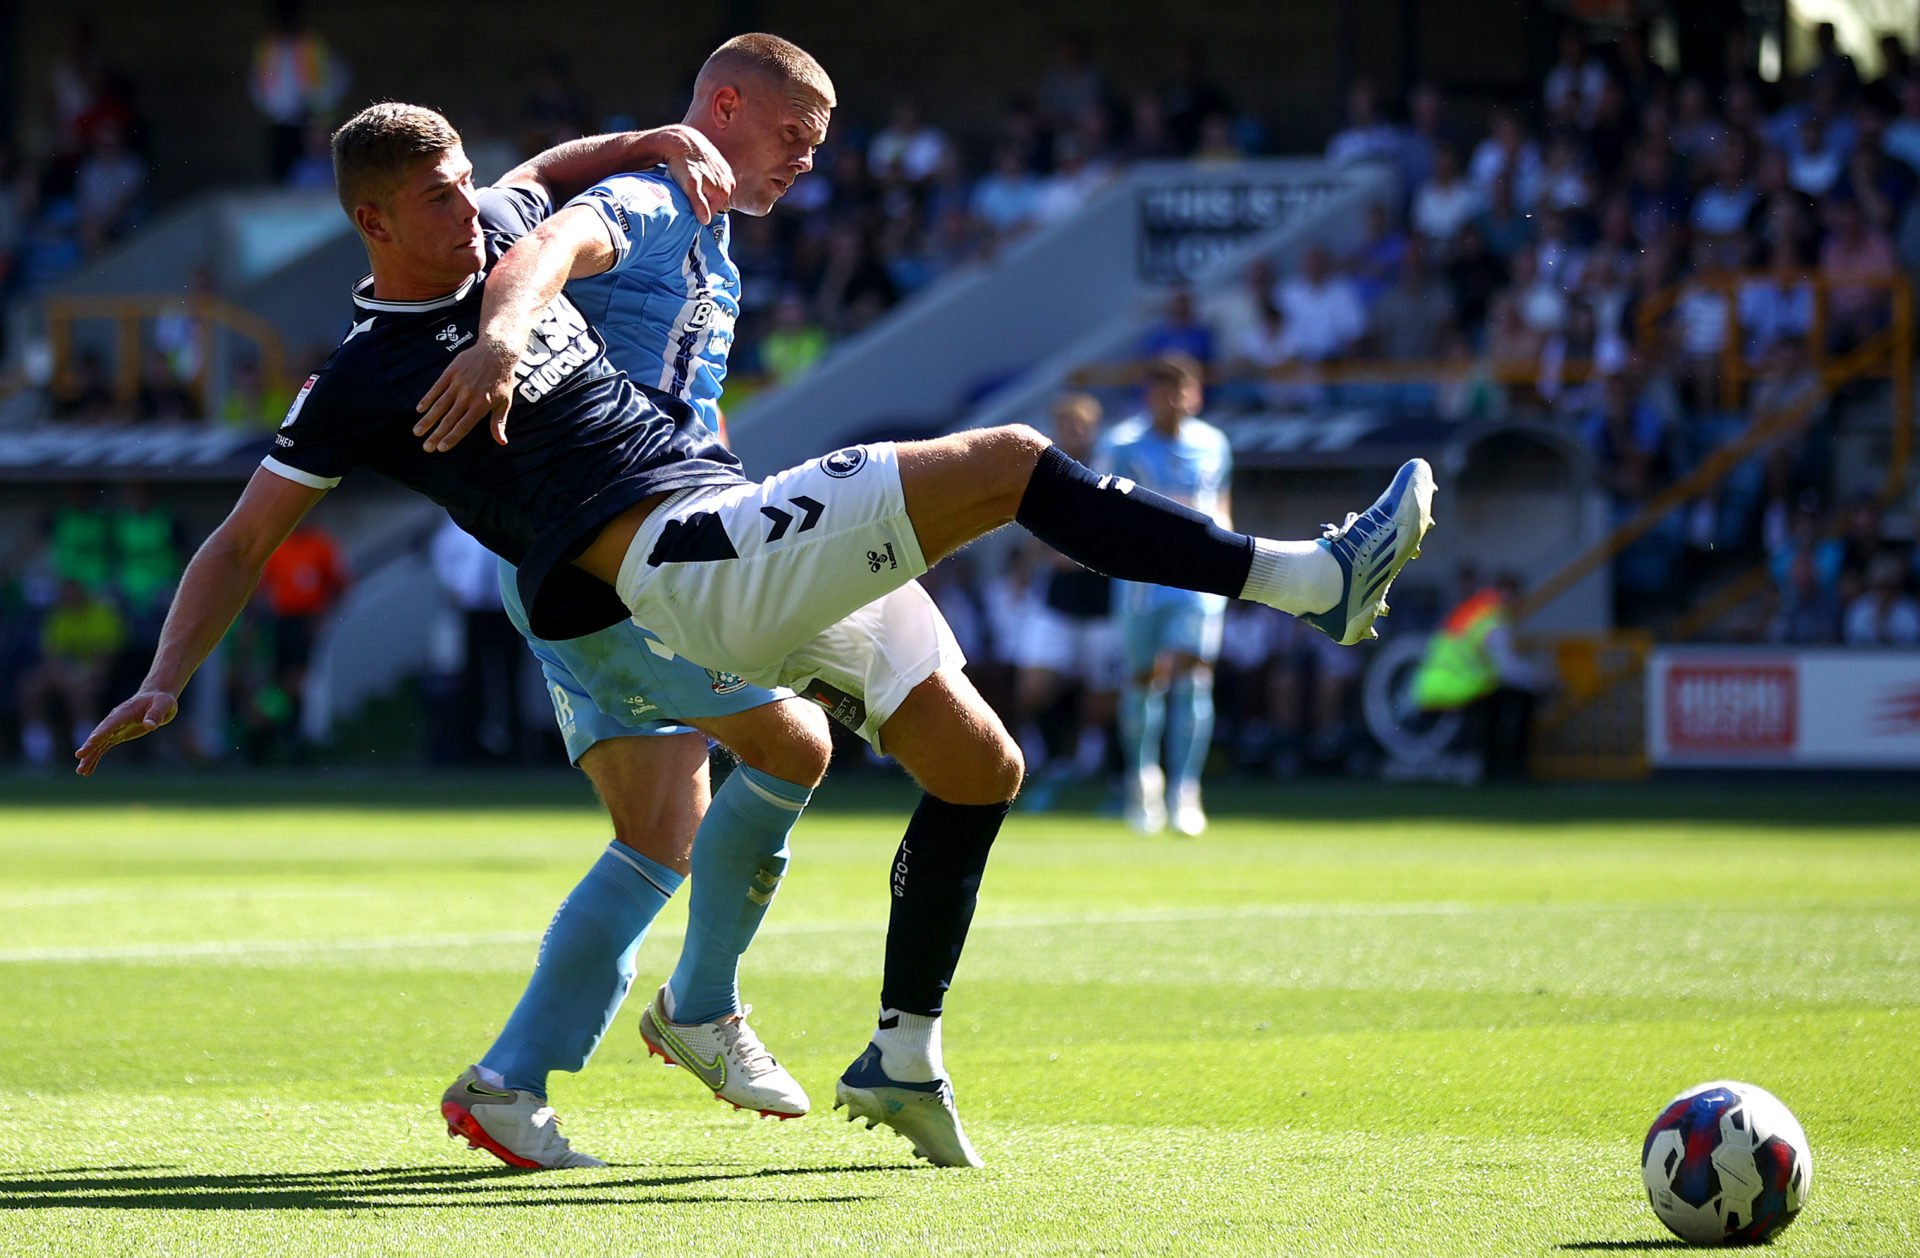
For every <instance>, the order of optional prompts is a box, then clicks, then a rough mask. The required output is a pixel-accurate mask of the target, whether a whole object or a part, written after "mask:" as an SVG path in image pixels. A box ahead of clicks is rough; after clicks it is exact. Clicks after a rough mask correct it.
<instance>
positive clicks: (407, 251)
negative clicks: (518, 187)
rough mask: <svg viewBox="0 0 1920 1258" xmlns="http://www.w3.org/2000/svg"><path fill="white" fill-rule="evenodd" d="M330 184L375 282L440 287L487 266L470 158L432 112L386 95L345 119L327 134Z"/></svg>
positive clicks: (450, 128) (445, 287) (443, 121)
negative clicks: (398, 280) (388, 278)
mask: <svg viewBox="0 0 1920 1258" xmlns="http://www.w3.org/2000/svg"><path fill="white" fill-rule="evenodd" d="M333 182H334V187H335V190H336V191H337V192H338V193H339V196H340V207H341V208H342V209H344V210H345V211H346V212H347V217H348V218H350V219H352V220H353V226H354V230H356V231H358V232H359V233H360V239H361V240H363V241H364V242H365V243H366V246H367V254H368V256H369V257H371V258H372V259H373V269H374V275H375V280H376V282H379V280H380V279H381V278H382V277H383V275H384V274H393V275H395V276H396V277H403V278H404V279H405V280H406V281H407V282H409V283H410V284H417V285H420V286H423V287H425V288H426V289H428V290H429V291H432V290H434V289H438V290H439V291H446V290H448V289H452V288H454V287H457V286H458V285H459V283H460V281H462V280H464V279H465V278H466V277H467V276H469V275H472V274H473V273H474V272H475V271H478V270H479V269H480V268H481V267H482V266H484V265H485V263H486V252H485V247H484V245H483V244H482V242H481V237H480V221H479V214H478V208H477V206H476V203H475V201H474V193H473V163H471V162H469V161H468V160H467V154H466V150H465V149H464V148H463V147H462V146H461V144H460V133H459V132H458V131H455V130H454V129H453V124H452V123H450V122H448V121H447V120H446V119H445V118H443V117H441V116H440V115H439V114H437V113H435V112H434V111H433V110H431V109H425V108H422V107H421V106H419V105H403V104H400V103H398V102H395V101H387V102H383V103H382V104H378V105H369V106H368V107H367V108H365V109H363V110H361V111H360V112H359V113H357V114H355V115H354V116H353V117H351V118H349V119H347V120H346V122H344V123H342V124H341V126H340V129H339V130H338V131H335V132H334V133H333Z"/></svg>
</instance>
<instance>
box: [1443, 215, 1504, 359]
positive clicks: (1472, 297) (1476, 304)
mask: <svg viewBox="0 0 1920 1258" xmlns="http://www.w3.org/2000/svg"><path fill="white" fill-rule="evenodd" d="M1507 278H1508V277H1507V267H1506V264H1505V263H1504V262H1502V261H1501V260H1500V259H1499V258H1497V257H1495V256H1494V255H1493V254H1492V253H1490V252H1488V250H1487V240H1486V237H1485V236H1484V235H1483V234H1482V233H1481V231H1480V228H1479V226H1478V225H1476V224H1475V223H1471V222H1469V223H1467V224H1466V225H1465V226H1463V227H1462V228H1461V229H1460V234H1459V236H1458V237H1456V238H1455V240H1454V244H1453V254H1452V256H1451V257H1449V258H1448V259H1447V284H1448V286H1449V287H1450V288H1452V289H1453V305H1454V309H1455V310H1457V311H1458V312H1459V315H1460V323H1461V326H1462V327H1463V328H1466V329H1468V330H1469V331H1471V333H1472V334H1473V335H1474V336H1475V337H1479V336H1481V331H1480V330H1481V328H1482V327H1483V326H1484V325H1485V324H1486V322H1487V311H1488V307H1489V306H1490V305H1491V304H1492V301H1493V295H1494V294H1495V293H1496V292H1498V291H1499V290H1500V289H1501V288H1503V287H1505V286H1506V283H1507Z"/></svg>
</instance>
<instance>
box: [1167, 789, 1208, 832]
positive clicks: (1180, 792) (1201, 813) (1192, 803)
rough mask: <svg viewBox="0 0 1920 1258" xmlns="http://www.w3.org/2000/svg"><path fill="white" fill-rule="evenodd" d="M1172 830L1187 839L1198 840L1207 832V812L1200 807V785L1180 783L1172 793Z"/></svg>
mask: <svg viewBox="0 0 1920 1258" xmlns="http://www.w3.org/2000/svg"><path fill="white" fill-rule="evenodd" d="M1171 812H1172V814H1173V828H1174V830H1175V831H1176V832H1177V833H1179V834H1183V835H1185V836H1186V837H1187V838H1189V839H1192V838H1198V837H1199V836H1200V835H1202V834H1205V833H1206V831H1207V812H1206V809H1204V808H1202V807H1201V806H1200V783H1198V782H1182V783H1181V784H1180V785H1179V787H1178V788H1177V789H1176V790H1175V791H1174V799H1173V808H1172V809H1171Z"/></svg>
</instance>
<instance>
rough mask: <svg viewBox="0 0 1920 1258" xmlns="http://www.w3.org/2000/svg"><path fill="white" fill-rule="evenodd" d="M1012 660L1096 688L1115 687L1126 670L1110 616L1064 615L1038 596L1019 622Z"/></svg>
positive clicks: (1118, 685) (1091, 688)
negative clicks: (1122, 666)
mask: <svg viewBox="0 0 1920 1258" xmlns="http://www.w3.org/2000/svg"><path fill="white" fill-rule="evenodd" d="M1013 662H1014V663H1016V664H1018V665H1019V666H1020V667H1021V668H1038V669H1044V670H1045V671H1047V672H1049V673H1055V674H1057V675H1059V676H1061V677H1068V678H1072V679H1073V680H1075V681H1078V682H1081V683H1082V684H1084V685H1085V686H1086V687H1087V688H1088V689H1090V690H1096V691H1105V690H1118V689H1119V688H1120V681H1121V675H1122V673H1123V672H1124V671H1125V670H1123V669H1122V668H1121V666H1120V634H1119V631H1118V630H1117V629H1115V627H1114V623H1113V617H1111V616H1067V615H1064V614H1062V613H1061V612H1058V611H1056V610H1054V609H1053V608H1051V607H1049V606H1047V605H1046V604H1045V603H1043V602H1041V601H1039V600H1038V599H1036V600H1034V602H1033V603H1032V604H1031V605H1030V606H1029V607H1028V608H1027V614H1026V616H1025V617H1024V618H1023V619H1022V620H1021V622H1020V630H1019V636H1018V637H1016V638H1015V639H1014V643H1013Z"/></svg>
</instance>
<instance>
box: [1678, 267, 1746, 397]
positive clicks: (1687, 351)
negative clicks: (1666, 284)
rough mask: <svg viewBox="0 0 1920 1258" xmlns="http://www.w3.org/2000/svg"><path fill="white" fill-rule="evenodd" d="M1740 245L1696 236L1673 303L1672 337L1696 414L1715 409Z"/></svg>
mask: <svg viewBox="0 0 1920 1258" xmlns="http://www.w3.org/2000/svg"><path fill="white" fill-rule="evenodd" d="M1739 262H1740V255H1739V245H1738V243H1737V242H1736V241H1734V240H1731V239H1727V238H1716V237H1711V236H1699V237H1695V239H1694V242H1693V273H1692V275H1690V276H1689V277H1688V279H1687V282H1686V285H1685V287H1684V288H1683V289H1682V290H1681V293H1680V298H1679V300H1678V301H1676V302H1675V303H1674V307H1673V321H1674V329H1673V340H1674V342H1675V343H1677V346H1678V349H1679V352H1680V374H1681V380H1682V387H1683V388H1684V389H1685V390H1686V391H1687V395H1688V402H1689V405H1690V406H1691V407H1692V408H1693V409H1694V410H1695V411H1697V412H1708V411H1713V410H1716V409H1718V408H1719V406H1720V394H1719V381H1720V356H1721V354H1722V353H1723V352H1724V351H1725V350H1726V348H1727V341H1728V338H1730V337H1731V336H1732V335H1733V298H1734V285H1735V283H1736V282H1737V279H1738V276H1737V270H1738V266H1739Z"/></svg>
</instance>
